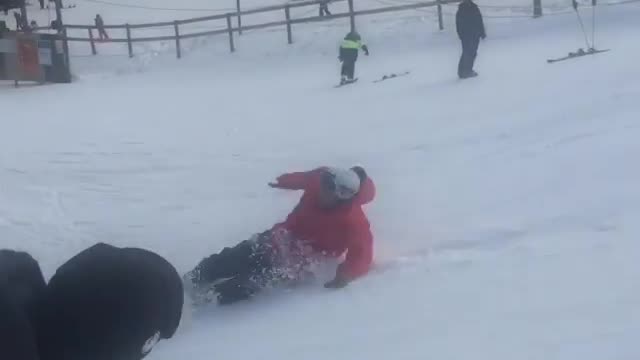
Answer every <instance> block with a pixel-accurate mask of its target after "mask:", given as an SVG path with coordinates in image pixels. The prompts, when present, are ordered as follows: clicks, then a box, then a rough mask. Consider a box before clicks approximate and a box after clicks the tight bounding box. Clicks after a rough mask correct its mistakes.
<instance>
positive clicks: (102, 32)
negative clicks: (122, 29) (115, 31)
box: [95, 14, 109, 41]
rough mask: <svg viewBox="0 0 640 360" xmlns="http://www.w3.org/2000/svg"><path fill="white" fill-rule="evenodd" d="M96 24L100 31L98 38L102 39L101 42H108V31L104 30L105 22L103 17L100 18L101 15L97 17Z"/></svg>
mask: <svg viewBox="0 0 640 360" xmlns="http://www.w3.org/2000/svg"><path fill="white" fill-rule="evenodd" d="M95 23H96V28H97V29H98V36H99V37H100V40H101V41H104V40H108V39H109V35H108V34H107V31H106V30H105V29H104V20H103V19H102V16H100V14H97V15H96V18H95Z"/></svg>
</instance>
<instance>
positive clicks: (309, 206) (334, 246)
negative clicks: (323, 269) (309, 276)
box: [274, 168, 376, 280]
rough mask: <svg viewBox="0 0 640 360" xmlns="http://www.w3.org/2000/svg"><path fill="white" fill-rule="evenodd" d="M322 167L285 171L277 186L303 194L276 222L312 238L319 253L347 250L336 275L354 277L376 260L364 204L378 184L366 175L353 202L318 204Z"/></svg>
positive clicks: (298, 235) (298, 236)
mask: <svg viewBox="0 0 640 360" xmlns="http://www.w3.org/2000/svg"><path fill="white" fill-rule="evenodd" d="M321 172H322V168H320V169H316V170H312V171H307V172H296V173H290V174H284V175H282V176H280V177H279V178H278V179H277V180H278V181H277V183H276V184H274V185H275V187H278V188H281V189H289V190H303V191H304V194H303V195H302V198H301V199H300V202H299V203H298V205H297V206H296V207H295V209H294V210H293V211H292V212H291V213H290V214H289V216H288V217H287V219H286V220H285V221H284V222H283V223H280V224H277V225H275V226H274V229H283V228H284V229H286V230H287V231H288V232H289V233H290V234H291V235H292V236H293V237H294V238H295V239H298V240H304V241H307V242H309V245H310V246H311V247H312V248H313V251H314V252H315V253H317V254H323V255H328V256H331V257H340V256H341V255H342V254H344V253H345V252H346V253H347V255H346V259H345V261H344V262H343V263H342V264H340V266H339V267H338V273H337V276H339V277H341V278H343V279H345V280H353V279H354V278H357V277H359V276H362V275H365V274H366V273H367V272H368V271H369V268H370V266H371V262H372V261H373V235H372V234H371V229H370V225H369V220H368V219H367V216H366V215H365V214H364V211H363V210H362V205H364V204H367V203H369V202H371V201H372V200H373V198H374V196H375V191H376V190H375V185H374V184H373V181H371V179H370V178H368V177H367V178H366V179H365V181H363V182H362V184H361V185H360V191H359V192H358V194H357V195H356V196H355V198H353V199H352V200H351V201H350V202H348V203H345V204H343V205H340V206H339V207H337V208H333V209H331V210H327V209H323V208H322V207H321V206H320V204H319V200H318V198H319V192H320V189H321V187H320V186H321Z"/></svg>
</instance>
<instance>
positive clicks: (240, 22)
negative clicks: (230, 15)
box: [236, 0, 242, 35]
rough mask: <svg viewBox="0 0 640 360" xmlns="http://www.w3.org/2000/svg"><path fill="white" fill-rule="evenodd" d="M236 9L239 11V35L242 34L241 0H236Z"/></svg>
mask: <svg viewBox="0 0 640 360" xmlns="http://www.w3.org/2000/svg"><path fill="white" fill-rule="evenodd" d="M236 10H237V11H238V12H237V14H238V35H242V16H240V0H236Z"/></svg>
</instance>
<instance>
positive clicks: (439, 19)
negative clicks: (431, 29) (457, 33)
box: [438, 0, 444, 30]
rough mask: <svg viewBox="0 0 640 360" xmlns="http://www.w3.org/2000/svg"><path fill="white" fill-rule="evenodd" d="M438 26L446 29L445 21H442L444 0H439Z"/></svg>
mask: <svg viewBox="0 0 640 360" xmlns="http://www.w3.org/2000/svg"><path fill="white" fill-rule="evenodd" d="M438 27H439V28H440V30H444V22H443V21H442V0H438Z"/></svg>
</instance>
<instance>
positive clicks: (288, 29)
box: [284, 3, 293, 44]
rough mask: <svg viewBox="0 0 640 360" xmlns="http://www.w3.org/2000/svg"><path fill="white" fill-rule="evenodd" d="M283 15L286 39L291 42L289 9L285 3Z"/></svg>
mask: <svg viewBox="0 0 640 360" xmlns="http://www.w3.org/2000/svg"><path fill="white" fill-rule="evenodd" d="M284 16H285V18H286V19H287V41H288V42H289V44H293V35H292V34H291V11H290V8H289V4H288V3H287V4H286V5H285V8H284Z"/></svg>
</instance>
